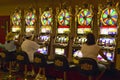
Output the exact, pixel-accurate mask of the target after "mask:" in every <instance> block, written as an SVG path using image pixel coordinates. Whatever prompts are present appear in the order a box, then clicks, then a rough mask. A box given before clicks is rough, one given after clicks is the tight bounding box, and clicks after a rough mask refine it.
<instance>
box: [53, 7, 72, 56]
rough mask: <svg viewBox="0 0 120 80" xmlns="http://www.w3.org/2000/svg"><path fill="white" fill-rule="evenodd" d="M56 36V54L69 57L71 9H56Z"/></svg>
mask: <svg viewBox="0 0 120 80" xmlns="http://www.w3.org/2000/svg"><path fill="white" fill-rule="evenodd" d="M56 14H57V15H56V26H57V29H56V35H55V39H54V44H53V46H54V54H58V55H64V56H66V57H68V55H69V54H68V53H69V40H70V37H69V35H70V31H71V8H70V7H63V8H61V9H60V8H56Z"/></svg>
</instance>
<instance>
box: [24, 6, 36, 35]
mask: <svg viewBox="0 0 120 80" xmlns="http://www.w3.org/2000/svg"><path fill="white" fill-rule="evenodd" d="M24 15H25V16H24V17H25V33H26V32H31V33H33V34H34V32H35V30H36V29H35V28H36V19H37V18H36V10H35V9H34V8H29V9H27V10H25V14H24Z"/></svg>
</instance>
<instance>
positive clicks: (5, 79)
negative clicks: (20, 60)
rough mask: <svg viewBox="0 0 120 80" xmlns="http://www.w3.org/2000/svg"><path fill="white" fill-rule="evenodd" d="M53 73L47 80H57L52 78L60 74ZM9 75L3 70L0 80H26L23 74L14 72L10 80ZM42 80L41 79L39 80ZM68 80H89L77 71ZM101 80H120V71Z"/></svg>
mask: <svg viewBox="0 0 120 80" xmlns="http://www.w3.org/2000/svg"><path fill="white" fill-rule="evenodd" d="M50 71H51V73H53V74H49V73H48V72H47V74H49V77H47V79H46V80H55V78H52V77H51V76H54V74H59V73H58V72H57V73H55V72H54V70H52V69H51V70H50ZM8 75H9V73H8V72H5V71H3V70H0V80H25V78H24V75H23V72H14V73H12V78H9V76H8ZM35 77H36V76H33V77H32V76H27V80H35ZM38 80H41V79H38ZM67 80H88V79H87V77H85V76H82V75H80V74H79V73H77V72H76V71H68V73H67ZM100 80H120V72H119V71H107V72H105V74H104V75H103V76H102V78H101V79H100Z"/></svg>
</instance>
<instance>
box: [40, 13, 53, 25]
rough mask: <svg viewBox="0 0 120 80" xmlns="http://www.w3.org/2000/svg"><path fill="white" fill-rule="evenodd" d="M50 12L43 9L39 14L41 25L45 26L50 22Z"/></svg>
mask: <svg viewBox="0 0 120 80" xmlns="http://www.w3.org/2000/svg"><path fill="white" fill-rule="evenodd" d="M52 18H53V16H52V13H51V12H50V11H44V12H43V14H42V16H41V22H42V25H44V26H47V25H51V24H52V20H53V19H52Z"/></svg>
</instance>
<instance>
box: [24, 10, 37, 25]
mask: <svg viewBox="0 0 120 80" xmlns="http://www.w3.org/2000/svg"><path fill="white" fill-rule="evenodd" d="M25 21H26V24H27V26H33V25H34V23H35V21H36V16H35V13H34V12H33V11H28V12H27V13H26V16H25Z"/></svg>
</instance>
